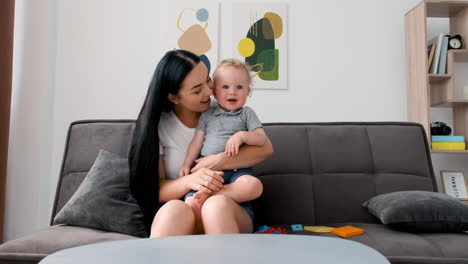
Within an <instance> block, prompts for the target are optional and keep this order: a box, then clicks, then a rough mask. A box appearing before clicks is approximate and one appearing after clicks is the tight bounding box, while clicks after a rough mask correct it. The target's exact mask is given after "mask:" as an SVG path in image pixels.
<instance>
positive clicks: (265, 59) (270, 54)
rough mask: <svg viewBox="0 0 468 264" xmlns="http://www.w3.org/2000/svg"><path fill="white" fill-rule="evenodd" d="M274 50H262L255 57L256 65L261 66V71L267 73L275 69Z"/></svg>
mask: <svg viewBox="0 0 468 264" xmlns="http://www.w3.org/2000/svg"><path fill="white" fill-rule="evenodd" d="M275 50H276V49H266V50H262V51H261V52H260V53H259V54H258V57H257V63H259V64H262V65H263V67H262V71H264V72H269V71H272V70H273V69H274V68H275V58H276V55H275V54H276V53H275Z"/></svg>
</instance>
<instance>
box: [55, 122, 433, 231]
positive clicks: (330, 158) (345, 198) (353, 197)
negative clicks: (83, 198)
mask: <svg viewBox="0 0 468 264" xmlns="http://www.w3.org/2000/svg"><path fill="white" fill-rule="evenodd" d="M134 125H135V124H134V120H84V121H77V122H73V123H72V124H71V125H70V128H69V131H68V136H67V141H66V146H65V151H64V157H63V162H62V168H61V171H60V175H59V181H58V185H57V193H56V197H55V203H54V207H53V210H52V218H51V223H52V219H53V218H54V217H55V215H56V213H57V212H58V211H60V209H61V208H62V207H63V206H64V205H65V203H66V202H67V201H68V200H69V199H70V197H71V196H72V195H73V193H74V192H75V191H76V190H77V188H78V187H79V185H80V184H81V182H82V181H83V179H84V177H85V176H86V174H87V172H88V171H89V170H90V168H91V166H92V165H93V162H94V160H95V159H96V157H97V155H98V153H99V150H100V149H104V150H107V151H110V152H113V153H116V154H119V155H121V156H124V157H126V156H127V155H128V150H129V148H130V141H131V137H132V133H133V129H134ZM265 130H266V132H267V134H268V136H269V138H270V140H271V141H272V143H273V146H274V150H275V154H274V155H273V156H272V157H271V158H270V159H268V160H267V161H265V162H263V163H261V164H258V165H257V166H255V167H254V173H255V175H256V176H258V177H259V178H260V179H261V180H262V182H263V184H264V193H263V195H262V196H261V197H260V198H259V199H258V200H257V201H255V202H254V208H255V211H256V223H261V224H293V223H300V224H307V225H313V224H326V223H333V222H374V221H375V219H374V218H373V217H371V216H370V215H369V214H368V213H367V211H365V210H364V209H363V208H362V206H361V204H362V203H363V202H364V201H366V200H367V199H369V198H371V197H373V196H375V195H378V194H382V193H388V192H394V191H401V190H427V191H435V190H436V188H437V187H436V186H437V185H436V183H435V178H434V173H433V169H432V163H431V159H430V153H429V148H428V143H427V140H426V138H425V132H424V128H423V127H422V126H421V125H419V124H414V123H389V122H387V123H369V122H367V123H275V124H265Z"/></svg>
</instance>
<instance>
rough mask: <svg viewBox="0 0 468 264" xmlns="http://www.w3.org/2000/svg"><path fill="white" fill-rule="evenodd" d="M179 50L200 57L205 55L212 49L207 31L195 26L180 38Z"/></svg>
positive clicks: (197, 25)
mask: <svg viewBox="0 0 468 264" xmlns="http://www.w3.org/2000/svg"><path fill="white" fill-rule="evenodd" d="M177 44H178V45H179V48H181V49H184V50H188V51H191V52H193V53H195V54H197V55H198V56H200V55H203V54H205V53H206V52H208V51H209V50H210V49H211V41H210V38H209V37H208V34H206V31H205V29H203V28H202V26H200V25H199V24H195V25H193V26H191V27H190V28H189V29H187V30H186V31H185V32H184V33H183V34H182V36H180V38H179V41H178V43H177Z"/></svg>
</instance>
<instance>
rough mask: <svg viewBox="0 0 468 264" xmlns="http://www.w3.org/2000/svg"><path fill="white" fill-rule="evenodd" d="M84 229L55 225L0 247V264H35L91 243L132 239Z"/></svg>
mask: <svg viewBox="0 0 468 264" xmlns="http://www.w3.org/2000/svg"><path fill="white" fill-rule="evenodd" d="M134 238H136V237H133V236H129V235H124V234H120V233H110V232H105V231H99V230H94V229H89V228H84V227H74V226H65V225H55V226H51V227H49V228H46V229H43V230H40V231H37V232H35V233H32V234H29V235H27V236H24V237H21V238H18V239H15V240H11V241H8V242H6V243H4V244H2V245H0V263H6V261H7V260H10V262H11V263H29V262H30V263H37V262H38V260H40V259H42V258H44V257H45V256H47V255H48V254H51V253H53V252H56V251H59V250H62V249H66V248H71V247H76V246H80V245H86V244H91V243H97V242H103V241H113V240H123V239H134Z"/></svg>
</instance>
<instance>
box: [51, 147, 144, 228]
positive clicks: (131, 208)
mask: <svg viewBox="0 0 468 264" xmlns="http://www.w3.org/2000/svg"><path fill="white" fill-rule="evenodd" d="M54 224H67V225H73V226H81V227H89V228H95V229H99V230H107V231H111V232H119V233H123V234H128V235H133V236H140V237H144V236H146V231H145V227H144V224H143V214H142V212H141V210H140V208H139V206H138V204H137V202H136V200H135V199H134V198H133V197H132V195H131V193H130V188H129V169H128V160H127V159H126V158H122V157H120V156H118V155H116V154H112V153H110V152H108V151H104V150H101V151H100V152H99V154H98V157H97V158H96V161H95V162H94V164H93V166H92V167H91V170H90V171H89V173H88V175H87V176H86V178H85V179H84V180H83V182H82V183H81V185H80V187H79V188H78V190H77V191H76V192H75V193H74V194H73V196H72V197H71V198H70V200H69V201H68V202H67V203H66V204H65V206H64V207H63V208H62V209H61V210H60V212H59V213H58V214H57V215H56V216H55V218H54Z"/></svg>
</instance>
